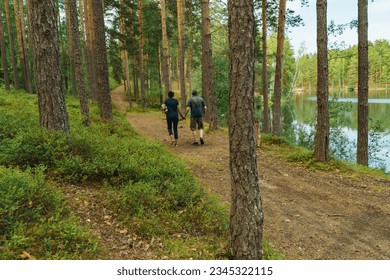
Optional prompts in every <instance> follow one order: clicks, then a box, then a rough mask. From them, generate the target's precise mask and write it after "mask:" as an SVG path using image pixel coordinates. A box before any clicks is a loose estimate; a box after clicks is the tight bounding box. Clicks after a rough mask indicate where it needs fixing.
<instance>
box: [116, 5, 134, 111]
mask: <svg viewBox="0 0 390 280" xmlns="http://www.w3.org/2000/svg"><path fill="white" fill-rule="evenodd" d="M123 5H124V3H123V0H121V9H123ZM119 30H120V32H121V34H122V35H123V36H124V37H126V28H125V18H124V17H123V13H121V15H120V19H119ZM125 42H127V40H125ZM120 44H121V60H122V71H123V75H124V80H125V91H126V92H127V96H128V98H129V106H130V108H132V107H133V103H132V97H131V85H130V71H129V53H128V51H127V43H123V42H122V41H121V42H120Z"/></svg>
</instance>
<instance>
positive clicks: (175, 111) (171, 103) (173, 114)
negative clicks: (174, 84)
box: [161, 90, 185, 146]
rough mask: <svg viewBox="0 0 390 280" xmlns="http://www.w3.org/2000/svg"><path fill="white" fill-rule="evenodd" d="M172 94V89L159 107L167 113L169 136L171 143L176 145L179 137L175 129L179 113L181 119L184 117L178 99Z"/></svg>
mask: <svg viewBox="0 0 390 280" xmlns="http://www.w3.org/2000/svg"><path fill="white" fill-rule="evenodd" d="M174 95H175V94H174V92H173V91H171V90H170V91H169V92H168V98H167V99H165V101H164V104H162V106H161V109H162V110H164V111H165V113H166V115H167V126H168V133H169V137H170V138H171V145H175V146H177V145H178V144H177V140H178V139H179V133H178V129H177V126H178V123H179V114H180V116H181V117H182V118H183V119H185V118H184V116H183V115H182V113H181V112H180V110H179V101H177V99H175V98H173V96H174Z"/></svg>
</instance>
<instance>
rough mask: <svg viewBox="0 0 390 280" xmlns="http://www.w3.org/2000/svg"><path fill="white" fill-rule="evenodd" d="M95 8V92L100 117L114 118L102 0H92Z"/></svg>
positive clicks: (93, 8)
mask: <svg viewBox="0 0 390 280" xmlns="http://www.w3.org/2000/svg"><path fill="white" fill-rule="evenodd" d="M92 10H93V17H92V18H93V39H92V46H93V55H94V57H93V62H94V74H95V77H94V78H95V92H96V97H97V102H98V106H99V113H100V117H101V118H102V119H104V120H109V121H112V120H113V115H112V104H111V95H110V84H109V78H108V63H107V49H106V32H105V26H104V9H103V1H102V0H92Z"/></svg>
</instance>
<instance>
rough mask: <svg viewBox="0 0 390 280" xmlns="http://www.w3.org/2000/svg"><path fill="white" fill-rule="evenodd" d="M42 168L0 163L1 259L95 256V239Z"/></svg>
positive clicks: (84, 257)
mask: <svg viewBox="0 0 390 280" xmlns="http://www.w3.org/2000/svg"><path fill="white" fill-rule="evenodd" d="M43 171H44V168H42V167H37V168H34V169H30V168H27V169H25V170H24V171H21V170H19V169H17V168H6V167H4V166H0V259H3V260H4V259H24V258H39V259H93V258H96V255H97V253H98V250H97V242H96V241H94V240H93V237H92V235H91V234H90V233H87V232H85V230H84V229H83V228H82V227H81V226H79V225H78V222H77V220H76V218H75V216H74V215H73V214H72V213H71V212H70V210H69V208H68V207H67V206H66V204H65V203H64V200H63V199H62V196H61V193H60V192H59V190H57V189H56V188H55V186H52V185H50V184H48V183H46V182H45V175H44V173H43Z"/></svg>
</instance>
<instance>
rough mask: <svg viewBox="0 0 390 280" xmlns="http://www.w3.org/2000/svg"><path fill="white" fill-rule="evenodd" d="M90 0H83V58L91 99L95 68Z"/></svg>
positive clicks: (93, 93)
mask: <svg viewBox="0 0 390 280" xmlns="http://www.w3.org/2000/svg"><path fill="white" fill-rule="evenodd" d="M91 1H92V0H84V13H83V14H84V22H85V24H84V25H85V44H84V51H85V60H86V64H87V67H86V69H87V78H88V90H89V97H90V98H91V99H93V100H95V99H96V93H95V68H94V63H93V57H94V54H93V44H92V42H93V11H92V2H91Z"/></svg>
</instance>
